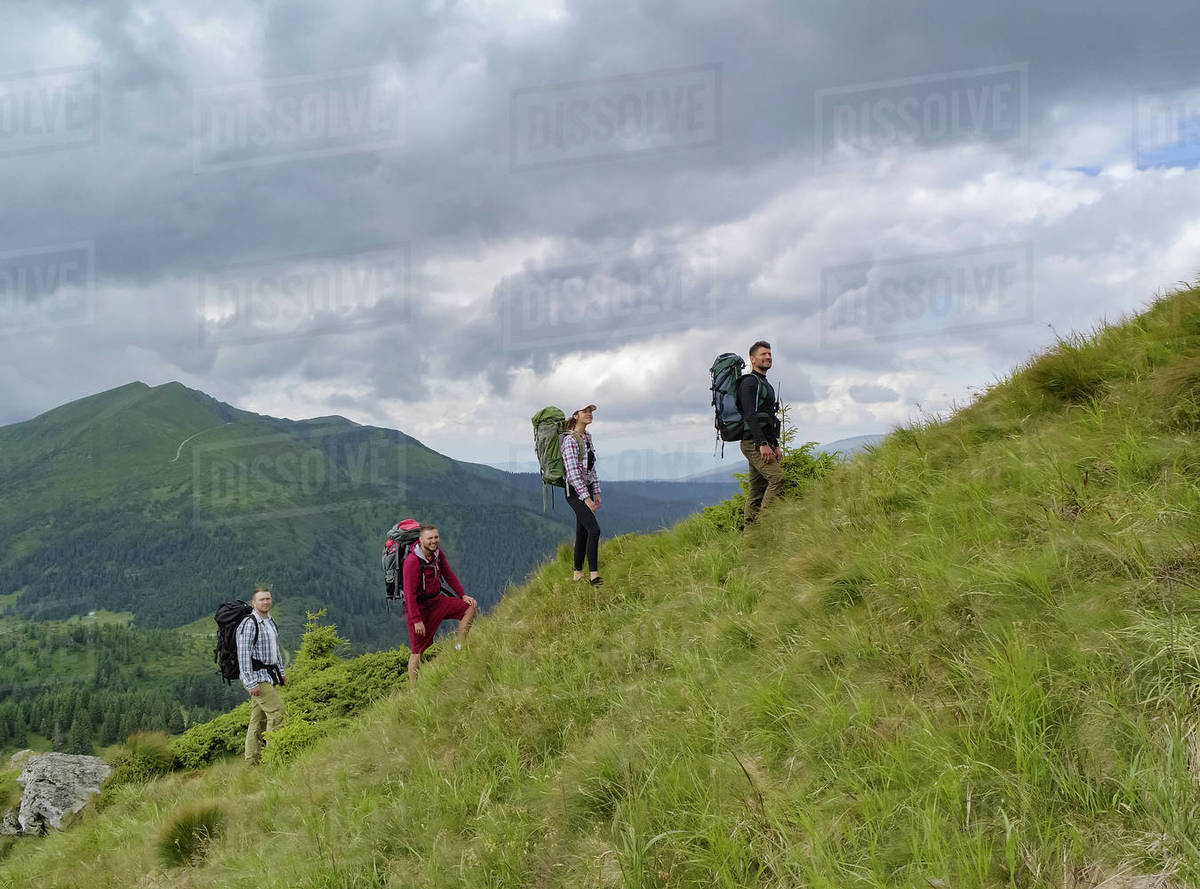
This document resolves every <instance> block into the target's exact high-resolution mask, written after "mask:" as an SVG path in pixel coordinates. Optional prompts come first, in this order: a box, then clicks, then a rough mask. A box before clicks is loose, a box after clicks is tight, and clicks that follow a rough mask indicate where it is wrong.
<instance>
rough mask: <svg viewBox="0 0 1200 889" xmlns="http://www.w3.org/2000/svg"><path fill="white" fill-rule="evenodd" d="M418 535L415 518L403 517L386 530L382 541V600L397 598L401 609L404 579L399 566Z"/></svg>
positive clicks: (419, 534)
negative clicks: (385, 535) (402, 519)
mask: <svg viewBox="0 0 1200 889" xmlns="http://www.w3.org/2000/svg"><path fill="white" fill-rule="evenodd" d="M420 536H421V523H420V522H418V521H417V520H416V519H404V521H401V522H397V523H396V524H395V525H394V526H392V528H391V529H389V530H388V532H387V537H386V538H384V541H383V586H384V601H385V602H389V603H390V602H393V601H395V600H397V599H399V600H400V608H401V610H403V608H404V581H403V580H402V579H401V575H400V572H401V567H400V566H401V565H403V564H404V558H405V557H406V556H407V555H408V554H409V553H410V552H411V551H412V548H413V546H414V545H415V544H416V542H417V539H418V538H419V537H420Z"/></svg>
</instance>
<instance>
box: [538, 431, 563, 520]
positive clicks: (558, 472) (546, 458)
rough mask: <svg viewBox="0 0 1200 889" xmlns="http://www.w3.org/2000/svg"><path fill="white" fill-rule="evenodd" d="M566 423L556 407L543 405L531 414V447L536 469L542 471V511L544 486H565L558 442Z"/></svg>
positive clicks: (544, 505)
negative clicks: (536, 460)
mask: <svg viewBox="0 0 1200 889" xmlns="http://www.w3.org/2000/svg"><path fill="white" fill-rule="evenodd" d="M566 425H567V415H566V414H564V413H563V412H562V411H560V410H559V409H558V408H556V407H544V408H542V409H541V410H540V411H538V412H537V413H536V414H534V415H533V449H534V451H535V452H537V458H538V469H539V470H540V471H541V473H542V511H543V512H545V511H546V486H547V485H553V486H554V487H556V488H565V487H566V486H567V471H566V469H565V467H564V466H563V458H562V447H561V446H560V445H559V443H558V437H559V436H560V435H561V434H562V432H563V430H564V429H565V428H566Z"/></svg>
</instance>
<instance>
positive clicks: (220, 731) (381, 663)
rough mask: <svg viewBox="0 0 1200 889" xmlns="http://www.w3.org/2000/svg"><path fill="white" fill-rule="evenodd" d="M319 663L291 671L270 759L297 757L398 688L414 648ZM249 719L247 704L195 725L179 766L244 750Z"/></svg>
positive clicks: (184, 739)
mask: <svg viewBox="0 0 1200 889" xmlns="http://www.w3.org/2000/svg"><path fill="white" fill-rule="evenodd" d="M319 629H321V630H325V629H332V628H326V627H320V628H319ZM306 638H307V635H306ZM313 666H314V663H313V662H310V669H308V670H295V671H293V672H292V673H289V678H288V683H287V685H286V686H284V688H283V689H282V694H283V700H284V703H285V705H286V707H287V712H286V715H285V716H284V719H283V725H282V726H281V727H280V728H279V730H278V731H276V732H274V733H273V734H272V735H271V737H270V738H269V739H268V740H267V747H266V750H265V752H264V753H263V761H264V762H266V763H278V762H283V761H286V760H288V759H291V758H292V757H293V756H295V754H296V753H298V752H299V751H301V750H303V749H305V748H306V747H309V746H311V745H312V744H313V743H314V742H316V741H317V740H319V739H320V738H323V737H324V736H326V735H328V734H329V733H330V732H331V731H333V730H335V729H337V728H338V727H339V726H341V725H343V724H344V722H345V720H346V719H348V718H349V717H351V716H354V715H356V714H357V713H359V712H361V711H362V710H363V709H364V708H365V707H366V706H367V705H368V704H370V703H371V702H373V701H376V700H378V699H379V698H380V697H382V696H383V695H385V694H387V693H388V692H389V691H392V690H393V689H396V688H398V687H399V686H400V684H401V683H402V682H403V681H404V677H405V674H406V673H407V670H408V650H407V649H393V650H392V651H376V652H372V653H370V654H364V655H361V656H359V657H356V658H353V659H352V660H341V659H340V658H334V659H333V660H332V661H330V662H329V663H327V664H326V665H325V666H324V668H322V669H312V667H313ZM249 723H250V704H249V702H247V703H245V704H241V705H239V706H238V707H237V708H235V709H234V710H232V711H230V712H229V713H225V714H223V715H221V716H218V717H217V718H216V719H213V720H210V721H209V722H204V723H201V724H200V725H196V726H193V727H192V728H190V729H188V730H187V731H186V732H184V733H183V734H182V735H180V736H179V737H177V738H176V739H175V740H174V742H173V743H172V749H173V752H174V755H175V761H176V764H177V765H178V766H179V767H180V768H185V769H197V768H202V767H204V766H206V765H208V764H210V763H212V762H214V761H215V760H217V759H220V758H222V757H224V756H228V755H231V754H232V755H238V754H240V753H241V752H242V750H243V749H244V748H245V742H246V727H247V726H248V725H249Z"/></svg>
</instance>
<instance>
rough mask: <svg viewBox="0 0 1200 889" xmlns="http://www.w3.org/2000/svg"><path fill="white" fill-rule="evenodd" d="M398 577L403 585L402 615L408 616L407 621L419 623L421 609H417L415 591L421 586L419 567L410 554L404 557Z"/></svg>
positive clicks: (415, 559) (417, 561) (414, 557)
mask: <svg viewBox="0 0 1200 889" xmlns="http://www.w3.org/2000/svg"><path fill="white" fill-rule="evenodd" d="M419 545H420V544H415V543H414V544H413V546H419ZM400 577H401V578H402V583H403V584H404V613H405V614H406V615H408V619H409V620H417V621H419V620H420V619H421V609H420V608H418V607H417V589H418V587H419V586H420V584H421V565H420V560H419V559H417V557H416V556H414V555H413V554H412V553H411V552H410V553H409V554H408V555H407V556H405V557H404V563H403V564H402V565H401V566H400Z"/></svg>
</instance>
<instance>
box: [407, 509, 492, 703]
mask: <svg viewBox="0 0 1200 889" xmlns="http://www.w3.org/2000/svg"><path fill="white" fill-rule="evenodd" d="M439 542H440V537H439V535H438V529H437V526H435V525H422V526H421V536H420V538H418V540H417V545H416V546H414V547H413V548H412V550H411V551H410V552H409V554H408V556H407V557H406V558H405V559H404V565H403V566H402V567H401V575H402V577H403V581H404V619H405V621H406V622H407V623H408V644H409V648H410V649H411V650H412V654H411V655H409V657H408V681H409V683H410V684H411V683H415V682H416V681H417V672H418V671H419V669H420V666H421V654H422V653H423V652H424V651H425V649H426V648H428V647H429V643H430V642H432V641H433V635H434V633H436V632H437V628H438V626H439V625H440V624H441V623H442V621H444V620H447V619H449V620H457V621H459V625H458V638H457V639H455V642H454V647H455V648H462V644H463V641H464V640H465V639H466V638H467V633H468V632H470V630H471V622H472V621H473V620H475V611H476V608H477V607H478V606H477V603H476V601H475V600H474V599H473V598H472V597H470V596H468V595H466V593H465V592H463V586H462V584H461V583H460V582H459V580H458V577H456V576H455V574H454V572H453V571H451V570H450V565H449V564H448V563H447V562H446V555H445V553H443V552H442V551H441V550H440V549H439V548H438V543H439ZM443 581H445V582H446V583H447V584H449V586H450V589H452V590H453V591H454V592H456V593H457V594H458V595H459V597H460V598H457V599H456V598H454V597H452V596H444V595H442V593H441V590H442V582H443Z"/></svg>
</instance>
